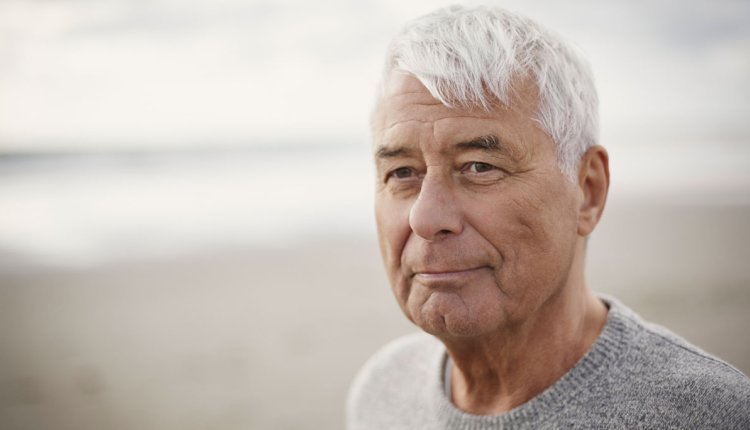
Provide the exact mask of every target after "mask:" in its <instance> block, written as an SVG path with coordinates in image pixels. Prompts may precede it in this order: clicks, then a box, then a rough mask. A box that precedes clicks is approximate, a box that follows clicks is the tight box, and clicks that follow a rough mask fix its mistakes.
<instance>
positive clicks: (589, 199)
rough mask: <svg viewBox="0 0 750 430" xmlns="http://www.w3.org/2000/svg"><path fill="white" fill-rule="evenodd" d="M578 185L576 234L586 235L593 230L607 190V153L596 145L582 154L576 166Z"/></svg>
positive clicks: (600, 213)
mask: <svg viewBox="0 0 750 430" xmlns="http://www.w3.org/2000/svg"><path fill="white" fill-rule="evenodd" d="M578 187H579V189H580V190H581V193H582V195H583V199H582V201H581V207H580V208H579V211H578V234H579V235H580V236H588V235H589V234H591V232H592V231H594V228H595V227H596V224H597V223H598V222H599V218H601V216H602V212H604V204H605V203H606V202H607V192H608V190H609V155H608V154H607V150H606V149H604V148H603V147H601V146H599V145H596V146H593V147H591V148H589V150H588V151H586V153H585V154H584V155H583V158H582V159H581V163H580V165H579V168H578Z"/></svg>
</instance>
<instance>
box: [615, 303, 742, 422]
mask: <svg viewBox="0 0 750 430" xmlns="http://www.w3.org/2000/svg"><path fill="white" fill-rule="evenodd" d="M623 316H624V318H625V319H626V320H627V322H626V325H627V326H628V327H629V331H631V334H632V337H630V345H629V348H628V351H627V353H626V354H624V355H623V356H622V357H621V358H620V360H619V362H620V366H619V371H618V372H617V373H618V375H617V376H615V377H613V378H612V380H611V381H610V382H611V383H612V386H611V387H610V388H611V389H612V391H613V392H616V393H618V395H617V396H615V398H618V399H619V401H620V402H621V404H630V405H631V406H633V405H637V404H640V405H642V406H641V411H642V412H641V414H647V412H648V411H653V412H654V414H655V415H657V416H658V419H657V421H658V420H665V422H663V423H662V424H664V425H672V424H677V425H678V426H679V425H688V424H690V425H695V426H698V427H713V426H719V427H722V428H743V426H750V379H748V378H747V376H745V375H744V374H743V373H742V372H740V371H739V370H737V369H736V368H735V367H733V366H732V365H730V364H728V363H726V362H725V361H723V360H721V359H719V358H717V357H715V356H713V355H711V354H710V353H708V352H706V351H704V350H702V349H701V348H699V347H697V346H695V345H693V344H692V343H690V342H688V341H687V340H685V339H684V338H682V337H680V336H678V335H677V334H675V333H673V332H672V331H670V330H668V329H666V328H664V327H662V326H659V325H657V324H653V323H648V322H645V321H643V320H642V319H640V317H638V316H637V315H635V314H634V313H632V311H629V310H626V312H623ZM612 376H614V375H612ZM654 419H656V417H654Z"/></svg>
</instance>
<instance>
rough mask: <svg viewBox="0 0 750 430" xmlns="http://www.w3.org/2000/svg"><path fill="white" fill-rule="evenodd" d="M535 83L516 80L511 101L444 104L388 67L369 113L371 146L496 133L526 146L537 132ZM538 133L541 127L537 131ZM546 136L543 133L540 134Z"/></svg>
mask: <svg viewBox="0 0 750 430" xmlns="http://www.w3.org/2000/svg"><path fill="white" fill-rule="evenodd" d="M534 88H535V87H534V86H533V85H532V86H530V87H529V86H524V85H519V86H518V88H516V91H515V93H516V94H517V96H516V97H515V98H514V99H513V100H512V101H511V103H510V106H506V105H502V104H500V103H497V104H496V105H494V106H493V107H492V109H491V110H489V111H487V110H484V109H481V108H473V109H465V108H449V107H447V106H445V105H444V104H443V103H441V102H440V101H439V100H437V99H435V98H434V97H433V96H432V94H430V92H429V91H428V90H427V89H426V88H425V87H424V86H423V85H422V83H421V82H419V80H417V79H416V78H414V77H413V76H411V75H409V74H406V73H403V72H393V73H391V75H390V76H389V78H388V80H387V81H386V86H385V91H384V94H383V97H382V98H381V100H380V102H379V104H378V107H377V109H376V111H375V115H374V116H373V124H372V125H373V137H374V140H375V143H376V146H383V145H391V144H393V143H394V142H398V143H399V144H403V142H401V141H409V142H416V141H423V140H424V139H426V138H428V139H429V140H430V141H431V142H433V143H436V144H441V143H446V144H448V143H451V142H456V141H461V140H467V139H472V138H475V137H478V136H483V135H495V136H497V137H498V138H500V139H501V140H502V141H503V142H504V143H505V144H507V145H511V146H515V147H516V149H522V148H520V147H519V146H521V147H522V146H526V145H527V144H528V143H529V142H530V141H532V140H534V139H532V137H534V136H533V135H536V134H538V133H540V132H541V129H540V128H539V127H538V125H537V123H536V121H534V120H533V119H532V118H533V114H534V109H535V106H536V91H534ZM541 133H542V134H543V135H544V133H543V132H541ZM544 137H546V135H544Z"/></svg>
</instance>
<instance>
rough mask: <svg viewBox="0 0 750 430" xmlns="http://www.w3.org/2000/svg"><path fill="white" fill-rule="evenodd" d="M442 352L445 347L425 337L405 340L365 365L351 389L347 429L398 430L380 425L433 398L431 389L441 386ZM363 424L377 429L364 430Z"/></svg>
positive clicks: (392, 344) (389, 345)
mask: <svg viewBox="0 0 750 430" xmlns="http://www.w3.org/2000/svg"><path fill="white" fill-rule="evenodd" d="M443 352H444V347H443V345H442V343H440V342H439V341H438V340H437V339H435V338H434V337H432V336H430V335H428V334H426V333H414V334H410V335H407V336H403V337H400V338H398V339H395V340H393V341H391V342H389V343H387V344H386V345H385V346H383V347H382V348H380V349H379V350H378V351H377V352H375V354H373V355H372V356H371V357H370V358H369V359H368V360H367V361H366V362H365V364H364V365H363V366H362V368H361V369H360V370H359V372H358V373H357V375H356V376H355V378H354V380H353V382H352V384H351V386H350V388H349V393H348V396H347V402H346V419H347V428H350V429H355V428H377V427H378V426H381V428H396V426H394V425H393V423H390V424H389V423H386V422H381V421H382V420H383V419H385V418H387V417H389V416H404V415H403V414H399V413H398V412H397V411H398V410H399V409H400V408H402V407H407V406H406V405H409V406H408V407H410V408H413V407H415V405H418V404H419V403H421V402H424V401H426V400H427V399H428V398H429V397H430V396H429V395H428V393H427V391H428V390H429V387H430V386H431V385H432V383H439V378H438V375H437V374H436V372H435V370H436V369H437V366H438V365H439V364H438V361H439V359H440V356H441V354H443ZM385 412H388V413H385ZM404 412H405V414H407V415H408V414H409V411H404ZM362 423H368V425H375V424H377V425H375V427H366V426H365V427H363V425H362ZM382 426H386V427H382Z"/></svg>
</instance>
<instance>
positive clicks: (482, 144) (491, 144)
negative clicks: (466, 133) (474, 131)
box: [455, 134, 508, 152]
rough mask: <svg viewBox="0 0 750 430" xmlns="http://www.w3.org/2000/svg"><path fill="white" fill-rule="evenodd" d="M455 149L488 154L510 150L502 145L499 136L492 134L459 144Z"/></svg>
mask: <svg viewBox="0 0 750 430" xmlns="http://www.w3.org/2000/svg"><path fill="white" fill-rule="evenodd" d="M455 147H456V148H458V149H481V150H483V151H487V152H508V148H507V147H505V146H504V145H502V144H501V143H500V139H498V138H497V136H495V135H492V134H488V135H486V136H479V137H475V138H473V139H471V140H467V141H464V142H459V143H457V144H456V146H455Z"/></svg>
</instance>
